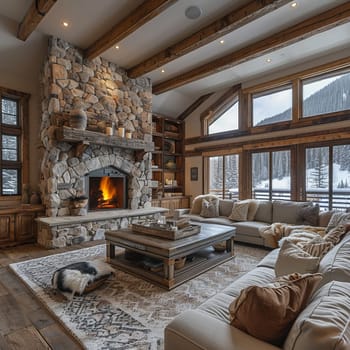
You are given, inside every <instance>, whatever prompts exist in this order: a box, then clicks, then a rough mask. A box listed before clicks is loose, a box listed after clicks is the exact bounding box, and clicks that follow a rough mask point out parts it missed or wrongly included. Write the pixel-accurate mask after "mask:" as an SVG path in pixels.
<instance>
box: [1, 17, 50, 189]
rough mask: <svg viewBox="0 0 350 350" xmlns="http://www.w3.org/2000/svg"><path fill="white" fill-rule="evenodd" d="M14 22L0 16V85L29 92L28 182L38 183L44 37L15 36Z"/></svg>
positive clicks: (35, 186)
mask: <svg viewBox="0 0 350 350" xmlns="http://www.w3.org/2000/svg"><path fill="white" fill-rule="evenodd" d="M16 32H17V23H16V22H14V21H12V20H10V19H8V18H6V17H3V16H0V43H1V45H0V86H2V87H5V88H9V89H13V90H17V91H21V92H25V93H29V94H30V95H31V96H30V99H29V183H30V185H31V189H36V188H37V185H38V184H39V177H40V175H39V173H40V171H39V170H40V157H41V151H40V149H39V148H38V146H39V145H40V137H39V133H40V123H41V122H40V120H41V97H40V81H39V78H40V70H41V67H42V63H43V61H44V57H45V55H46V52H47V39H46V37H45V36H43V35H41V34H39V33H33V34H32V35H31V36H30V37H29V38H28V39H27V41H25V42H23V41H21V40H18V39H17V38H16Z"/></svg>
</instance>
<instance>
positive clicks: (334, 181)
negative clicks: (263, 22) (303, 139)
mask: <svg viewBox="0 0 350 350" xmlns="http://www.w3.org/2000/svg"><path fill="white" fill-rule="evenodd" d="M349 154H350V145H349V144H345V145H334V146H333V145H330V146H326V147H312V148H311V147H310V148H306V154H305V163H306V164H305V169H306V174H305V183H306V199H307V200H311V201H313V202H315V203H318V204H319V206H320V207H321V209H326V210H328V209H338V210H344V209H346V208H348V207H349V206H350V157H349Z"/></svg>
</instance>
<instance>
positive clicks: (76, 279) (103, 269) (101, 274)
mask: <svg viewBox="0 0 350 350" xmlns="http://www.w3.org/2000/svg"><path fill="white" fill-rule="evenodd" d="M113 273H114V270H113V268H112V267H111V266H110V265H109V264H107V263H105V262H103V261H101V260H92V261H83V262H77V263H74V264H70V265H67V266H64V267H62V268H60V269H58V270H56V271H55V272H54V273H53V276H52V280H51V283H52V287H53V288H55V289H58V290H59V291H61V292H62V294H63V295H65V296H66V297H67V298H68V299H72V298H73V296H74V294H79V295H82V294H83V293H84V291H85V288H86V287H88V286H89V285H91V284H92V283H94V282H96V281H98V280H100V279H102V278H107V277H109V276H110V275H111V274H113Z"/></svg>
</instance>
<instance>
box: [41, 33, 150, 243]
mask: <svg viewBox="0 0 350 350" xmlns="http://www.w3.org/2000/svg"><path fill="white" fill-rule="evenodd" d="M42 90H43V91H42V92H43V94H42V95H43V100H42V123H41V135H40V136H41V141H42V145H43V147H44V154H43V159H42V166H41V186H40V188H41V197H42V202H43V204H44V206H45V210H46V216H47V218H53V219H51V221H50V220H47V219H45V220H46V221H45V220H43V221H42V222H44V221H45V224H46V225H49V227H50V229H47V227H46V228H42V230H40V228H39V237H38V242H39V243H40V244H42V245H44V246H47V247H57V246H60V247H61V246H64V245H67V244H72V242H73V241H75V242H81V241H83V240H92V239H96V238H101V236H103V235H101V229H102V230H105V229H108V228H111V227H112V228H118V227H121V226H123V225H124V226H125V225H127V224H128V222H130V220H131V219H130V218H135V217H137V216H138V213H137V210H141V212H142V213H143V214H144V213H145V211H144V209H151V194H152V191H151V187H150V181H151V177H152V173H151V172H152V169H151V157H152V156H151V152H150V151H151V150H152V134H151V132H152V131H151V130H152V128H151V122H152V114H151V108H152V107H151V106H152V91H151V83H150V81H149V79H146V78H140V79H129V78H128V77H127V75H126V73H125V71H124V70H123V69H121V68H119V67H118V66H116V65H115V64H113V63H110V62H108V61H106V60H104V59H102V58H99V57H98V58H96V59H94V60H85V59H84V58H83V53H82V52H81V51H80V50H79V49H77V48H75V47H74V46H72V45H71V44H69V43H67V42H65V41H63V40H61V39H57V38H50V40H49V50H48V57H47V60H46V62H45V64H44V69H43V74H42ZM77 108H79V109H83V110H84V111H85V112H86V114H87V127H86V130H76V129H73V128H71V127H70V123H69V117H70V114H69V113H70V112H71V111H72V110H73V109H77ZM111 127H115V128H116V127H122V128H124V129H125V130H128V132H129V135H132V138H131V139H126V138H119V137H117V136H115V135H112V136H110V130H111ZM104 177H108V178H109V181H110V182H111V183H112V187H113V186H114V187H115V188H116V190H117V194H114V195H112V197H111V198H107V197H105V195H106V193H105V192H106V191H107V190H106V189H104V190H102V189H101V187H100V186H101V184H100V183H98V184H97V181H98V180H97V179H99V180H102V178H104ZM103 181H106V180H103ZM109 185H110V184H109ZM109 185H108V186H109ZM81 196H88V197H89V204H88V210H89V211H88V215H87V217H83V216H82V217H81V218H75V219H74V220H73V219H72V218H69V217H70V216H71V213H70V207H71V201H72V198H76V197H81ZM91 196H92V197H91ZM105 210H107V211H108V210H110V213H111V212H112V211H118V210H119V211H122V213H121V212H119V213H115V214H113V213H112V214H109V217H110V218H112V219H111V220H102V221H101V222H97V221H96V216H93V215H92V216H91V215H90V212H94V211H105ZM146 212H147V211H146ZM148 212H151V213H152V215H153V211H152V210H151V211H148ZM122 214H123V215H124V216H123V215H122ZM113 215H114V219H113ZM90 217H91V220H90ZM101 217H102V216H101ZM60 218H62V220H60ZM67 218H68V219H67ZM67 220H68V221H69V222H72V221H74V225H73V224H72V225H71V227H68V226H67V225H66V226H65V225H61V226H60V225H59V223H60V222H65V223H66V222H67ZM50 222H53V223H55V225H54V227H55V229H54V230H53V229H52V226H50V225H51V223H50ZM48 223H50V224H48ZM44 231H45V232H44ZM97 232H98V234H97V235H96V233H97ZM102 238H103V237H102Z"/></svg>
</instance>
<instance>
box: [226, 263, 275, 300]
mask: <svg viewBox="0 0 350 350" xmlns="http://www.w3.org/2000/svg"><path fill="white" fill-rule="evenodd" d="M237 258H238V257H236V258H235V259H237ZM275 277H276V276H275V271H274V270H273V269H271V268H268V267H256V268H255V269H253V270H251V271H248V272H247V273H245V274H244V275H243V276H242V277H240V278H238V279H237V280H235V281H234V282H232V283H231V284H230V285H229V286H228V287H226V288H225V289H224V290H223V291H222V293H225V294H228V295H230V296H232V297H238V295H239V293H240V292H241V290H242V289H244V288H247V287H249V286H252V285H255V286H265V285H266V283H269V282H272V281H273V280H274V279H275Z"/></svg>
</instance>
